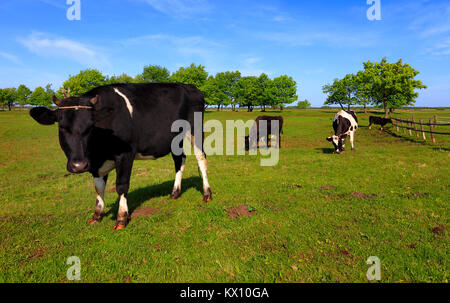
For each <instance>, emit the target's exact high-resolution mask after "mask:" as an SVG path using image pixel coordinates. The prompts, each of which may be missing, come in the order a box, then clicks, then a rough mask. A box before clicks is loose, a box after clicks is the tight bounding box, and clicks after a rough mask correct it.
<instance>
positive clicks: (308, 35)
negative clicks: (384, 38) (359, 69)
mask: <svg viewBox="0 0 450 303" xmlns="http://www.w3.org/2000/svg"><path fill="white" fill-rule="evenodd" d="M255 36H256V37H257V38H259V39H263V40H267V41H269V42H274V43H279V44H282V45H286V46H317V45H324V46H334V47H350V48H351V47H369V46H373V45H375V44H377V43H378V42H377V41H378V38H377V36H376V35H375V34H373V33H337V32H320V31H313V30H308V31H305V32H304V33H288V32H264V33H256V34H255Z"/></svg>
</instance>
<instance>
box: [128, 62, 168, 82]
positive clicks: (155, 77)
mask: <svg viewBox="0 0 450 303" xmlns="http://www.w3.org/2000/svg"><path fill="white" fill-rule="evenodd" d="M169 78H170V72H169V70H168V69H167V68H165V67H161V66H159V65H148V66H146V67H144V71H143V72H142V74H139V75H137V76H136V82H139V83H146V82H150V83H158V82H169Z"/></svg>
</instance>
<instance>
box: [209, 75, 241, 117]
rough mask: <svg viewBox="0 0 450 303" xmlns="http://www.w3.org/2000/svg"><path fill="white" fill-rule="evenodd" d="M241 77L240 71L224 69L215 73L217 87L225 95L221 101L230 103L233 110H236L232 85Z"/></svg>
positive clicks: (225, 103) (226, 103) (224, 103)
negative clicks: (224, 70)
mask: <svg viewBox="0 0 450 303" xmlns="http://www.w3.org/2000/svg"><path fill="white" fill-rule="evenodd" d="M240 78H241V73H240V72H239V71H234V72H230V71H226V72H222V73H218V74H216V77H215V80H216V82H217V85H218V88H219V89H220V90H221V92H222V93H223V94H224V95H225V98H226V100H224V101H223V102H222V104H223V105H231V108H232V110H233V111H235V110H236V105H237V101H236V97H235V95H234V87H235V86H236V83H237V81H238V80H239V79H240Z"/></svg>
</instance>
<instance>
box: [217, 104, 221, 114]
mask: <svg viewBox="0 0 450 303" xmlns="http://www.w3.org/2000/svg"><path fill="white" fill-rule="evenodd" d="M217 111H218V112H220V104H219V105H217Z"/></svg>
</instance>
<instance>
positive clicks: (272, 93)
mask: <svg viewBox="0 0 450 303" xmlns="http://www.w3.org/2000/svg"><path fill="white" fill-rule="evenodd" d="M363 66H364V69H363V70H361V71H358V72H357V73H356V74H348V75H346V76H345V77H343V78H342V79H335V80H334V81H333V83H331V84H326V85H324V86H323V87H322V91H323V92H324V93H325V94H327V99H326V101H325V105H340V106H341V107H342V108H344V105H345V106H347V108H348V109H350V107H351V106H354V105H358V106H363V107H364V109H365V110H366V108H367V106H369V105H370V106H377V107H382V108H384V111H385V116H386V117H387V115H388V111H391V112H392V111H394V109H395V108H401V107H403V106H408V105H413V104H414V103H415V99H416V98H417V97H418V93H417V92H416V89H424V88H426V86H425V85H424V84H423V83H422V81H420V80H415V79H414V78H415V77H416V76H417V75H418V74H419V72H418V71H417V70H416V69H414V68H412V67H411V66H410V65H408V64H404V63H403V61H402V59H400V60H399V61H398V62H396V63H389V62H387V59H386V58H383V59H382V60H381V62H371V61H368V62H365V63H363ZM156 82H180V83H186V84H193V85H195V86H196V87H197V88H199V89H200V90H201V91H202V92H203V94H204V96H205V101H206V104H207V106H215V107H217V110H221V109H222V108H224V107H231V109H232V110H233V111H235V110H236V108H237V107H244V108H247V110H248V111H253V109H254V108H255V107H260V108H261V109H262V111H265V110H266V108H267V107H270V108H280V110H282V109H283V107H284V106H285V105H286V104H291V103H293V102H295V101H297V99H298V96H297V83H296V82H295V81H294V80H293V78H292V77H289V76H287V75H282V76H279V77H276V78H273V79H271V78H269V76H268V75H266V74H264V73H262V74H261V75H259V76H246V77H243V76H242V75H241V73H240V72H239V71H226V72H220V73H217V74H216V75H214V76H213V75H209V74H208V72H207V71H206V70H205V67H204V66H202V65H195V64H191V65H190V66H188V67H181V68H180V69H178V70H177V71H176V72H174V73H172V74H171V73H170V72H169V70H168V69H167V68H165V67H162V66H158V65H148V66H145V67H144V69H143V71H142V73H141V74H138V75H136V76H135V77H132V76H130V75H127V74H126V73H123V74H122V75H119V76H111V77H109V76H105V75H103V74H102V73H101V72H100V71H98V70H96V69H86V70H82V71H80V72H79V73H78V74H77V75H73V76H72V75H71V76H69V79H67V80H66V81H65V82H64V83H63V85H62V87H61V88H60V89H58V90H57V91H56V92H55V91H53V90H52V88H51V84H48V85H47V86H46V87H45V88H43V87H37V88H36V89H35V90H34V91H33V92H32V91H31V90H30V89H28V88H27V87H26V86H25V85H23V84H22V85H20V86H19V87H18V88H17V89H16V88H5V89H0V106H3V107H5V106H8V107H9V109H10V110H11V107H12V106H14V105H19V106H24V105H34V106H37V105H39V106H51V105H52V95H53V94H56V95H57V96H58V97H59V98H61V97H63V91H66V92H67V91H69V89H70V94H71V95H72V96H79V95H81V94H83V93H85V92H87V91H89V90H91V89H93V88H95V87H98V86H101V85H107V84H115V83H156ZM310 106H311V104H310V103H309V101H308V100H304V101H299V102H298V105H297V107H298V108H307V107H310Z"/></svg>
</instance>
